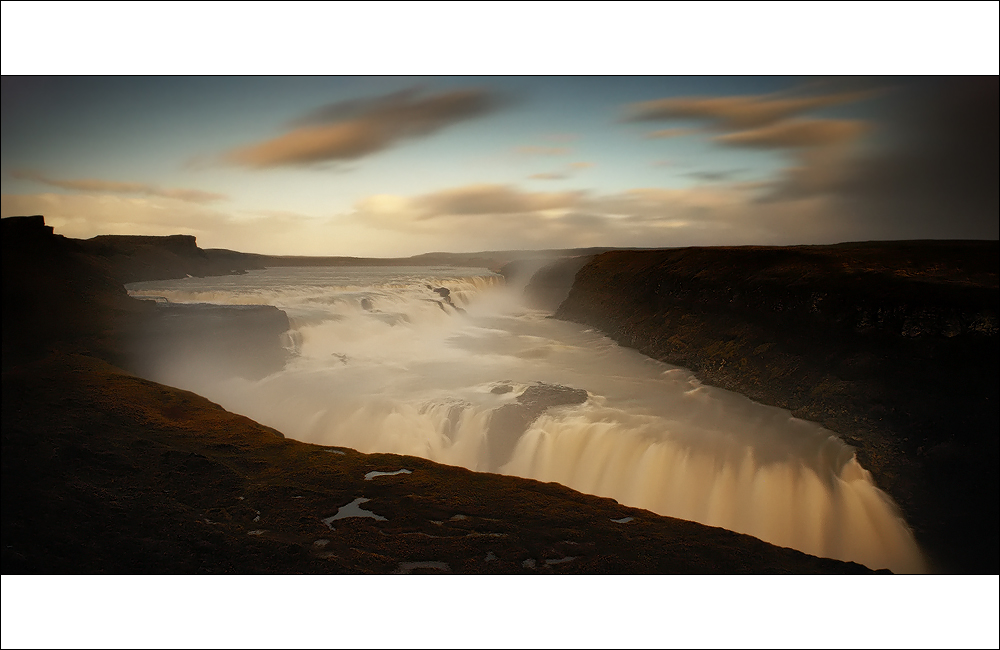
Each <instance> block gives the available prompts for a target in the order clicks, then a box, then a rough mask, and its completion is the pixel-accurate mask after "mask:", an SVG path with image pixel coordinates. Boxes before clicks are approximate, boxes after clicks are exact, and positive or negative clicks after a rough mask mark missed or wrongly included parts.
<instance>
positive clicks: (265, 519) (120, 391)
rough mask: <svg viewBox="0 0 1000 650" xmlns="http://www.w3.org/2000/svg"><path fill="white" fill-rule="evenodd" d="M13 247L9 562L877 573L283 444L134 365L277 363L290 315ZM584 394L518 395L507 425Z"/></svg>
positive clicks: (428, 468)
mask: <svg viewBox="0 0 1000 650" xmlns="http://www.w3.org/2000/svg"><path fill="white" fill-rule="evenodd" d="M2 241H3V265H4V267H3V314H4V316H3V318H4V320H3V427H2V430H3V434H2V443H3V448H2V455H0V462H2V506H3V507H2V513H3V521H2V570H3V573H4V574H12V573H200V572H205V573H299V572H302V573H327V572H333V573H392V572H404V573H405V572H416V573H420V572H423V573H439V572H454V573H537V572H541V573H726V574H729V573H864V572H868V571H869V569H867V568H866V567H863V566H860V565H858V564H854V563H845V562H839V561H836V560H829V559H823V558H816V557H813V556H809V555H806V554H804V553H800V552H798V551H795V550H792V549H787V548H779V547H776V546H773V545H771V544H767V543H765V542H762V541H760V540H758V539H756V538H753V537H750V536H747V535H742V534H738V533H733V532H731V531H727V530H723V529H720V528H713V527H709V526H703V525H701V524H697V523H693V522H687V521H682V520H678V519H673V518H670V517H661V516H658V515H654V514H652V513H650V512H648V511H643V510H638V509H634V508H627V507H624V506H621V505H619V504H618V503H616V502H615V501H613V500H611V499H605V498H600V497H594V496H589V495H584V494H580V493H578V492H575V491H573V490H571V489H569V488H565V487H563V486H560V485H557V484H554V483H540V482H537V481H532V480H527V479H520V478H516V477H507V476H500V475H496V474H486V473H476V472H471V471H468V470H465V469H462V468H457V467H450V466H445V465H439V464H436V463H432V462H430V461H426V460H423V459H419V458H414V457H407V456H397V455H391V454H368V455H366V454H360V453H358V452H355V451H353V450H349V449H336V448H329V447H321V446H317V445H310V444H305V443H301V442H298V441H294V440H288V439H285V438H284V437H283V436H282V434H281V433H279V432H277V431H275V430H273V429H270V428H268V427H264V426H262V425H259V424H257V423H256V422H253V421H252V420H249V419H248V418H245V417H242V416H238V415H235V414H232V413H229V412H227V411H225V410H224V409H222V408H221V407H219V406H218V405H216V404H213V403H211V402H209V401H208V400H205V399H204V398H201V397H199V396H198V395H195V394H193V393H190V392H187V391H182V390H178V389H174V388H171V387H168V386H164V385H161V384H157V383H154V382H151V381H148V380H145V379H142V378H140V377H138V376H136V375H135V374H133V373H132V372H129V371H128V370H133V371H136V372H141V367H139V366H140V365H141V364H138V362H137V361H136V359H135V353H136V349H137V346H144V345H150V344H155V343H156V341H159V342H160V343H159V344H161V345H164V346H167V348H166V350H167V351H166V352H165V354H166V355H167V356H170V355H171V354H173V351H176V350H180V351H181V352H184V351H188V352H191V351H193V353H203V352H211V351H212V350H213V349H214V348H218V347H222V348H225V347H226V346H227V345H230V344H231V343H230V342H235V343H234V344H235V345H236V346H237V347H239V348H241V350H242V352H243V354H244V355H245V356H255V354H254V352H255V351H260V350H265V354H264V355H263V356H264V357H265V358H267V353H266V350H273V349H275V346H276V345H277V344H276V342H275V341H274V340H273V339H274V338H275V335H274V333H275V331H277V330H280V329H281V316H283V314H281V312H277V310H273V308H266V307H262V308H261V309H251V310H246V309H244V310H218V309H214V310H213V309H210V308H202V311H207V312H210V313H200V312H199V308H193V309H187V310H181V311H179V312H174V311H170V310H171V309H172V308H171V307H166V308H165V307H164V306H163V305H157V304H155V303H151V302H142V301H136V300H133V299H131V298H129V297H128V295H127V293H126V292H125V290H124V288H123V287H122V282H127V281H134V280H135V279H137V278H136V277H135V276H136V273H138V272H137V271H135V269H136V268H139V269H142V273H146V274H147V275H145V276H142V277H145V278H149V277H150V274H151V275H152V276H153V277H155V276H156V274H157V273H158V272H155V273H154V272H153V271H156V268H155V264H151V263H150V264H146V263H145V262H143V263H142V264H136V263H135V261H134V260H132V261H129V256H128V255H125V256H124V257H117V258H116V255H117V253H116V254H109V255H102V254H100V253H95V252H94V251H93V250H92V249H91V248H90V245H89V244H87V243H86V242H80V241H77V240H71V239H66V238H63V237H59V236H56V235H54V234H53V233H52V232H51V229H49V228H47V227H45V226H44V223H43V221H42V219H41V217H37V218H22V219H18V218H11V219H4V220H3V240H2ZM90 241H92V240H90ZM177 241H180V240H177ZM142 243H143V245H144V246H147V245H148V246H152V247H153V249H154V250H155V249H156V244H157V242H156V241H155V240H150V239H144V240H143V241H142ZM167 243H168V244H169V246H173V245H174V243H175V241H174V240H173V239H171V240H169V241H168V242H167ZM192 243H193V242H192ZM185 246H186V245H185ZM184 250H187V253H185V255H187V256H188V257H192V259H197V258H198V257H200V256H198V255H197V253H193V254H192V253H191V251H190V250H189V249H186V248H185V249H184ZM147 252H148V250H147ZM159 254H160V253H153V254H152V256H153V257H155V256H156V255H159ZM175 257H176V256H175ZM180 257H182V258H183V257H184V255H182V256H180ZM146 259H147V260H148V259H150V258H149V257H147V258H146ZM190 268H192V267H184V266H183V265H182V266H181V267H174V268H171V269H168V271H167V272H169V273H178V272H182V273H185V274H188V273H190V271H189V269H190ZM130 269H131V270H130ZM203 270H204V269H203ZM233 270H234V269H226V271H225V272H231V271H233ZM190 274H192V275H193V273H190ZM165 309H166V311H164V310H165ZM274 312H277V314H275V313H274ZM279 314H280V316H279ZM206 318H207V320H206ZM205 322H209V323H214V325H210V326H207V327H201V326H199V325H198V323H201V324H204V323H205ZM285 327H287V322H286V324H285ZM268 337H270V339H269V340H271V343H270V346H268V344H267V343H266V340H268ZM267 359H268V360H267V361H266V363H269V364H270V363H278V362H279V361H280V358H277V357H275V358H273V359H270V358H267ZM255 371H256V370H254V369H251V370H250V372H255ZM529 390H530V389H529ZM574 399H577V396H576V395H575V394H574V393H573V392H572V391H567V390H564V389H561V388H560V387H544V386H541V387H538V388H537V389H536V390H535V391H534V392H531V393H530V394H529V393H527V392H526V394H525V395H522V396H521V399H519V400H518V402H517V404H518V406H519V408H517V409H511V413H509V414H508V415H509V417H507V419H508V420H510V422H508V423H507V425H509V426H507V429H509V430H510V431H512V432H514V434H516V433H517V430H518V428H519V427H520V425H521V424H522V423H523V422H522V420H525V419H526V418H531V417H537V413H536V411H537V412H538V413H541V412H542V411H544V409H545V408H547V407H548V406H549V405H551V404H557V403H566V402H567V401H570V402H571V401H572V400H574ZM501 419H503V418H501ZM498 431H499V429H498ZM500 435H501V436H502V435H503V434H500ZM399 470H408V471H409V473H406V472H403V473H397V472H398V471H399ZM371 472H376V474H370V473H371ZM378 472H384V473H385V474H381V475H380V474H378ZM365 499H367V501H363V500H365ZM359 500H360V501H359ZM352 512H353V513H355V514H361V515H365V516H361V517H343V515H345V514H349V513H352ZM338 514H339V515H341V517H339V518H338ZM368 515H370V516H368Z"/></svg>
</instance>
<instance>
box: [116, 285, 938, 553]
mask: <svg viewBox="0 0 1000 650" xmlns="http://www.w3.org/2000/svg"><path fill="white" fill-rule="evenodd" d="M129 291H130V293H131V294H132V295H134V296H136V297H140V298H141V297H146V298H150V297H158V298H165V299H167V300H169V301H171V302H212V303H217V304H272V305H275V306H277V307H279V308H281V309H283V310H285V311H286V313H287V314H288V316H289V320H290V322H291V324H292V330H291V332H290V336H289V341H288V342H287V343H288V345H289V347H290V348H291V349H293V350H294V356H293V358H292V360H291V361H289V363H288V364H287V365H286V366H285V368H284V369H283V370H282V371H280V372H277V373H275V374H272V375H270V376H268V377H265V378H264V379H262V380H259V381H248V380H245V379H239V378H232V379H228V380H222V381H220V380H217V379H211V378H210V377H215V376H217V374H209V373H203V372H201V371H200V369H199V368H198V364H197V363H192V362H191V361H190V360H186V361H184V362H183V363H181V362H177V363H163V364H161V365H160V367H159V368H158V370H156V371H155V376H153V377H151V378H152V379H155V380H158V381H162V382H164V383H168V384H172V385H175V386H179V387H182V388H186V389H190V390H194V391H196V392H198V393H200V394H202V395H204V396H206V397H208V398H209V399H212V400H214V401H216V402H218V403H220V404H221V405H223V406H224V407H226V408H227V409H229V410H231V411H235V412H238V413H242V414H244V415H247V416H249V417H251V418H253V419H255V420H257V421H259V422H261V423H263V424H267V425H268V426H272V427H274V428H276V429H279V430H281V431H283V432H284V433H285V434H286V435H289V436H291V437H293V438H296V439H299V440H303V441H307V442H314V443H319V444H325V445H338V446H346V447H352V448H355V449H357V450H359V451H362V452H376V451H378V452H390V453H399V454H411V455H416V456H422V457H424V458H428V459H430V460H434V461H437V462H442V463H447V464H452V465H462V466H465V467H468V468H470V469H478V470H486V471H499V472H501V473H505V474H512V475H517V476H524V477H529V478H535V479H539V480H542V481H556V482H559V483H562V484H564V485H567V486H569V487H572V488H574V489H577V490H580V491H582V492H587V493H591V494H598V495H601V496H607V497H612V498H614V499H617V500H618V501H619V502H621V503H624V504H627V505H631V506H636V507H640V508H646V509H649V510H651V511H653V512H657V513H659V514H663V515H670V516H674V517H680V518H684V519H690V520H694V521H699V522H702V523H705V524H709V525H713V526H721V527H724V528H727V529H730V530H735V531H739V532H744V533H748V534H750V535H754V536H756V537H759V538H760V539H763V540H766V541H768V542H771V543H773V544H777V545H780V546H789V547H792V548H796V549H799V550H802V551H805V552H807V553H812V554H814V555H820V556H824V557H833V558H837V559H842V560H853V561H856V562H860V563H862V564H865V565H867V566H869V567H871V568H876V569H877V568H889V569H891V570H893V571H895V572H904V573H913V572H921V571H923V570H924V569H925V567H924V562H923V559H922V555H921V553H920V550H919V549H918V547H917V545H916V543H915V542H914V540H913V536H912V534H911V533H910V531H909V528H908V527H907V525H906V523H905V522H904V521H903V520H902V518H901V516H900V514H899V512H898V509H897V508H896V506H895V504H893V502H892V501H891V499H890V498H889V497H888V496H887V495H886V494H885V493H884V492H882V491H881V490H879V489H878V488H877V487H876V486H875V484H874V483H873V481H872V479H871V476H870V475H869V473H868V472H867V471H866V470H865V469H864V468H862V467H861V466H860V465H859V464H858V462H857V460H856V458H855V456H854V451H853V449H852V448H851V447H849V446H848V445H846V444H844V443H843V442H842V441H841V440H840V439H839V438H838V437H837V436H836V435H835V434H833V433H832V432H831V431H828V430H826V429H824V428H822V427H820V426H819V425H816V424H814V423H811V422H806V421H803V420H799V419H797V418H794V417H792V416H791V415H790V414H789V413H788V412H787V411H783V410H781V409H777V408H773V407H769V406H764V405H761V404H757V403H755V402H752V401H751V400H749V399H747V398H745V397H743V396H741V395H738V394H735V393H731V392H729V391H725V390H722V389H718V388H714V387H709V386H704V385H702V384H701V383H700V382H699V381H698V380H697V379H696V378H695V377H694V376H693V374H692V373H691V372H689V371H687V370H685V369H682V368H676V367H673V366H669V365H666V364H663V363H660V362H657V361H654V360H652V359H649V358H647V357H645V356H643V355H641V354H639V353H638V352H636V351H634V350H629V349H626V348H621V347H619V346H618V345H617V344H615V343H614V342H612V341H611V340H610V339H608V338H606V337H604V336H602V335H601V334H600V333H598V332H594V331H592V330H588V329H586V328H584V327H581V326H579V325H576V324H573V323H566V322H562V321H558V320H555V319H551V318H548V314H547V313H545V312H541V311H537V310H532V309H529V308H527V307H525V306H523V304H522V302H521V300H520V298H519V291H516V290H513V289H512V288H510V287H505V286H504V285H503V280H502V278H501V277H500V276H497V275H494V274H492V273H489V272H488V271H485V270H483V269H458V268H426V267H411V268H399V267H355V268H344V267H310V268H285V269H269V270H267V271H257V272H251V273H249V274H247V275H242V276H225V277H219V278H188V279H186V280H173V281H164V282H145V283H137V284H133V285H129ZM538 382H543V383H544V384H552V385H560V386H567V387H572V388H576V389H585V390H586V391H587V398H586V401H584V402H583V403H581V404H574V405H563V406H555V407H552V408H549V409H548V410H546V411H545V412H544V413H543V414H542V415H541V416H540V417H538V418H537V419H535V420H534V421H533V422H530V423H529V424H528V426H527V428H526V430H524V431H523V433H521V432H520V431H517V432H515V434H514V435H515V436H518V435H519V437H516V438H515V439H513V440H512V445H513V451H512V452H510V455H509V457H504V458H501V459H499V460H497V459H495V458H493V459H491V457H490V456H489V454H488V453H486V449H487V447H488V446H489V440H488V438H489V436H493V435H497V434H496V433H495V432H493V431H491V427H490V422H491V418H492V416H493V414H494V412H495V410H496V409H498V408H500V407H502V406H504V405H511V404H518V396H519V395H520V394H521V393H522V392H523V391H524V389H526V388H528V387H529V386H533V385H537V383H538ZM514 440H516V443H515V442H514Z"/></svg>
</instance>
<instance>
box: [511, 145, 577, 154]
mask: <svg viewBox="0 0 1000 650" xmlns="http://www.w3.org/2000/svg"><path fill="white" fill-rule="evenodd" d="M514 151H516V152H517V153H519V154H524V155H525V156H565V155H566V154H568V153H570V152H571V151H572V149H570V148H569V147H544V146H538V145H525V146H523V147H516V148H515V149H514Z"/></svg>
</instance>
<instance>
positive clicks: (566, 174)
mask: <svg viewBox="0 0 1000 650" xmlns="http://www.w3.org/2000/svg"><path fill="white" fill-rule="evenodd" d="M593 166H594V163H592V162H584V161H581V162H574V163H570V164H568V165H566V169H565V170H563V171H554V172H542V173H539V174H532V175H531V176H528V178H529V179H531V180H536V181H561V180H566V179H567V178H572V177H573V176H575V175H576V174H577V173H578V172H581V171H583V170H584V169H590V168H591V167H593Z"/></svg>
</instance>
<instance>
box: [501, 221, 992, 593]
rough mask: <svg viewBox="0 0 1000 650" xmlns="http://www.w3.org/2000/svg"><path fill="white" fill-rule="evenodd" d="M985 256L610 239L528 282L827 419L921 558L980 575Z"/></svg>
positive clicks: (986, 418) (986, 433)
mask: <svg viewBox="0 0 1000 650" xmlns="http://www.w3.org/2000/svg"><path fill="white" fill-rule="evenodd" d="M998 258H1000V255H998V244H997V242H972V241H968V242H871V243H861V244H841V245H835V246H801V247H781V248H767V247H739V248H721V247H720V248H685V249H673V250H659V251H614V252H608V253H604V254H601V255H598V256H596V257H589V258H576V259H570V260H564V261H562V262H559V263H556V264H554V265H552V266H550V267H548V268H544V269H542V271H540V272H539V273H537V274H535V276H534V277H533V278H532V280H531V282H530V284H528V288H527V291H528V293H529V294H530V295H533V296H535V299H536V300H537V301H538V302H540V303H545V302H548V303H549V304H551V301H552V296H561V295H566V294H568V297H566V299H565V301H563V302H561V304H560V306H559V307H558V310H557V311H556V313H555V315H556V317H558V318H563V319H567V320H571V321H576V322H579V323H583V324H587V325H590V326H593V327H596V328H598V329H600V330H601V331H603V332H604V333H606V334H607V335H608V336H609V337H611V338H612V339H614V340H616V341H617V342H619V343H620V344H622V345H627V346H630V347H633V348H636V349H638V350H640V351H641V352H643V353H645V354H647V355H649V356H651V357H654V358H656V359H660V360H662V361H665V362H667V363H670V364H675V365H679V366H683V367H686V368H690V369H692V370H694V371H695V372H696V373H697V375H698V376H699V377H700V378H701V379H702V380H703V381H705V382H706V383H709V384H712V385H715V386H720V387H723V388H726V389H729V390H732V391H736V392H739V393H742V394H744V395H747V396H749V397H751V398H752V399H754V400H757V401H759V402H763V403H765V404H771V405H774V406H778V407H781V408H786V409H789V410H791V411H792V412H793V414H794V415H796V416H797V417H801V418H804V419H809V420H813V421H816V422H820V423H821V424H823V425H824V426H826V427H827V428H829V429H831V430H833V431H835V432H837V433H838V434H840V435H841V437H842V438H843V439H844V440H846V441H847V442H848V443H850V444H851V445H853V446H855V447H856V449H857V454H858V459H859V460H860V462H861V464H862V465H863V466H864V467H865V468H867V469H868V470H870V471H871V472H872V473H873V475H874V477H875V479H876V482H877V484H878V485H879V487H881V488H882V489H883V490H885V491H887V492H888V493H889V494H890V495H891V496H892V497H893V498H894V499H895V500H896V502H897V503H898V504H899V505H900V506H901V507H902V509H903V511H904V513H905V515H906V518H907V521H908V522H909V523H910V525H911V526H912V527H913V530H914V534H915V535H916V538H917V541H918V542H919V543H920V545H921V547H922V548H923V549H924V550H925V551H926V552H927V553H928V555H929V556H930V560H931V562H932V566H934V567H935V568H936V569H937V570H939V571H944V572H952V573H991V574H995V573H997V572H998V561H1000V560H998V558H1000V552H998V550H1000V549H998V495H1000V486H998V473H1000V463H998V461H1000V453H998V437H1000V436H998V430H1000V423H998V405H997V398H998V393H1000V386H998V376H1000V375H998V327H997V326H998V319H997V316H998V283H997V273H998V266H1000V264H998V261H1000V260H998ZM516 271H517V269H516V267H510V268H507V269H505V272H506V273H516ZM569 277H572V278H573V279H572V280H568V278H569ZM570 285H571V286H572V289H571V290H570Z"/></svg>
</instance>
